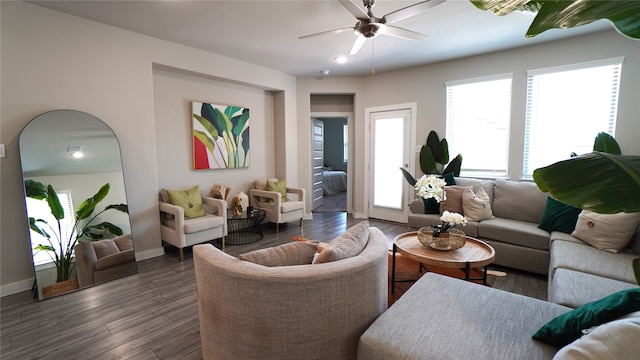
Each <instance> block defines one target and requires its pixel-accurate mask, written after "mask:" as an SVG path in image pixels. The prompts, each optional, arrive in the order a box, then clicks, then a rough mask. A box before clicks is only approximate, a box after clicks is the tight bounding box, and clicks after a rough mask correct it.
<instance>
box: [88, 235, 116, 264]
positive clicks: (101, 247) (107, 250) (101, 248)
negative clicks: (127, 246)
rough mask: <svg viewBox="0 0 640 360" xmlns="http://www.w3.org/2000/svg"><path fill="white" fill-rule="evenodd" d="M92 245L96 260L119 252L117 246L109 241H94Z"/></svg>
mask: <svg viewBox="0 0 640 360" xmlns="http://www.w3.org/2000/svg"><path fill="white" fill-rule="evenodd" d="M92 245H93V250H94V251H95V252H96V257H97V258H98V259H101V258H103V257H105V256H109V255H113V254H117V253H119V252H120V249H119V248H118V245H117V244H116V243H115V242H114V241H113V240H111V239H106V240H100V241H95V242H93V244H92Z"/></svg>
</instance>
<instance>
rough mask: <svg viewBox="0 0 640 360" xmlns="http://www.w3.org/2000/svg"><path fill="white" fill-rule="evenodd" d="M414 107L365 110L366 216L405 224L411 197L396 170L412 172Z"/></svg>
mask: <svg viewBox="0 0 640 360" xmlns="http://www.w3.org/2000/svg"><path fill="white" fill-rule="evenodd" d="M415 107H416V106H415V104H407V105H395V106H385V107H378V108H370V109H366V111H365V112H366V115H367V119H368V120H369V129H370V131H369V164H370V166H369V201H368V212H369V217H371V218H376V219H382V220H388V221H394V222H400V223H406V222H407V216H408V209H409V207H408V204H409V201H410V197H411V196H412V194H413V191H412V189H411V187H410V186H409V185H408V183H407V182H406V181H405V179H404V177H403V176H402V172H401V171H400V168H401V167H402V168H405V169H407V171H409V172H411V173H413V171H414V169H413V168H414V165H413V163H414V161H412V158H411V157H412V156H413V155H414V153H413V152H412V151H411V150H412V149H414V148H415V139H414V137H413V136H412V134H414V133H415V126H416V125H415V117H416V109H415Z"/></svg>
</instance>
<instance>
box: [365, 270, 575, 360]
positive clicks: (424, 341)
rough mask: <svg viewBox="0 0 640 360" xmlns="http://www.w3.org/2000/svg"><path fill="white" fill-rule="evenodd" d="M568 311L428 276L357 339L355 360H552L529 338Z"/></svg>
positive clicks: (549, 352) (550, 354) (549, 353)
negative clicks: (356, 359)
mask: <svg viewBox="0 0 640 360" xmlns="http://www.w3.org/2000/svg"><path fill="white" fill-rule="evenodd" d="M569 310H571V309H570V308H567V307H564V306H561V305H557V304H553V303H549V302H546V301H542V300H538V299H534V298H529V297H525V296H522V295H517V294H512V293H509V292H506V291H502V290H497V289H493V288H490V287H487V286H482V285H478V284H474V283H470V282H465V281H462V280H459V279H454V278H450V277H446V276H443V275H438V274H435V273H427V274H425V275H424V276H423V277H422V278H421V279H420V280H418V281H417V282H416V283H415V284H414V285H413V286H412V287H411V288H410V289H409V290H408V291H407V292H406V293H405V294H404V295H403V296H402V297H401V298H400V299H399V300H398V301H397V302H396V303H395V304H393V306H391V307H390V308H389V309H388V310H387V311H386V312H385V313H384V314H382V316H380V317H379V318H378V319H377V320H376V321H375V322H374V323H373V324H372V325H371V326H370V327H369V329H367V331H366V332H365V333H364V334H363V335H362V337H361V338H360V342H359V347H358V359H362V360H369V359H381V360H382V359H474V360H476V359H491V360H495V359H509V360H513V359H551V358H552V357H553V355H554V354H555V353H556V351H557V350H558V348H556V347H553V346H550V345H547V344H545V343H542V342H539V341H537V340H533V339H532V338H531V336H532V335H533V334H534V333H535V332H536V331H537V330H538V329H539V328H540V327H541V326H542V325H544V324H545V323H547V322H548V321H549V320H551V319H553V318H555V317H556V316H558V315H560V314H562V313H565V312H567V311H569Z"/></svg>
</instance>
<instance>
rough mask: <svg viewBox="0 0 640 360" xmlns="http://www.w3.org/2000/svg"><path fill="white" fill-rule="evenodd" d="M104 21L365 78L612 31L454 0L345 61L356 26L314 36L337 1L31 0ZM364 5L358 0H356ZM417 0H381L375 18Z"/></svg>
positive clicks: (307, 72)
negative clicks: (545, 24)
mask: <svg viewBox="0 0 640 360" xmlns="http://www.w3.org/2000/svg"><path fill="white" fill-rule="evenodd" d="M29 2H30V3H34V4H37V5H40V6H43V7H47V8H50V9H53V10H57V11H61V12H64V13H68V14H71V15H75V16H79V17H82V18H86V19H91V20H95V21H98V22H101V23H104V24H108V25H112V26H116V27H119V28H123V29H127V30H131V31H135V32H138V33H141V34H145V35H148V36H152V37H155V38H159V39H164V40H168V41H172V42H176V43H179V44H183V45H187V46H190V47H194V48H198V49H202V50H206V51H209V52H212V53H216V54H219V55H223V56H227V57H230V58H234V59H238V60H242V61H245V62H249V63H253V64H257V65H261V66H264V67H268V68H272V69H276V70H279V71H282V72H285V73H289V74H292V75H295V76H321V75H322V71H323V70H329V75H328V76H364V75H369V74H371V73H372V69H375V73H381V72H388V71H392V70H397V69H401V68H406V67H412V66H418V65H424V64H428V63H434V62H440V61H445V60H451V59H455V58H461V57H466V56H471V55H477V54H481V53H487V52H493V51H499V50H504V49H508V48H514V47H521V46H528V45H532V44H538V43H541V42H546V41H552V40H557V39H561V38H567V37H571V36H576V35H582V34H586V33H590V32H595V31H601V30H604V29H610V28H612V26H611V25H610V23H609V22H608V21H604V20H601V21H598V22H595V23H592V24H589V25H585V26H582V27H580V28H574V29H567V30H550V31H547V32H545V33H543V34H541V35H538V36H536V37H535V38H532V39H527V38H525V36H524V34H525V33H526V30H527V28H528V26H529V24H530V23H531V21H532V19H533V15H530V14H524V13H511V14H509V15H506V16H502V17H500V16H496V15H494V14H493V13H491V12H487V11H481V10H478V9H477V8H475V7H474V6H473V5H472V4H471V3H470V2H469V1H468V0H449V1H447V2H446V3H444V4H441V5H438V6H436V7H434V8H431V9H429V10H427V11H425V12H423V13H420V14H418V15H416V16H413V17H410V18H408V19H404V20H401V21H399V22H397V23H394V25H396V26H399V27H402V28H406V29H409V30H412V31H416V32H419V33H423V34H425V35H428V36H429V37H428V38H427V39H426V40H422V41H414V40H405V39H400V38H394V37H390V36H385V35H381V36H378V37H376V38H375V39H373V40H368V41H367V42H366V43H365V45H364V46H363V47H362V49H361V50H360V52H359V53H358V54H356V55H354V56H351V57H349V59H348V61H347V62H346V63H344V64H338V63H336V62H335V58H336V57H337V56H339V55H348V53H349V50H350V49H351V46H352V44H353V42H354V41H355V38H356V35H354V34H353V33H352V32H351V31H344V32H341V33H337V34H329V35H325V36H319V37H312V38H307V39H304V40H300V39H298V37H300V36H303V35H308V34H313V33H317V32H322V31H327V30H333V29H340V28H345V27H352V26H354V25H355V23H356V19H355V18H354V17H353V15H351V13H349V12H348V11H347V10H346V9H345V8H344V7H343V6H342V4H340V2H339V1H338V0H288V1H270V0H256V1H245V0H235V1H218V0H209V1H202V0H201V1H190V0H155V1H116V0H98V1H96V0H92V1H29ZM354 2H356V3H357V4H358V5H362V2H361V0H354ZM417 2H419V0H414V1H399V0H387V1H385V0H378V1H377V2H376V5H375V7H374V8H373V14H374V15H375V16H376V17H382V16H383V15H385V14H387V13H389V12H391V11H394V10H397V9H400V8H404V7H406V6H410V5H412V4H415V3H417Z"/></svg>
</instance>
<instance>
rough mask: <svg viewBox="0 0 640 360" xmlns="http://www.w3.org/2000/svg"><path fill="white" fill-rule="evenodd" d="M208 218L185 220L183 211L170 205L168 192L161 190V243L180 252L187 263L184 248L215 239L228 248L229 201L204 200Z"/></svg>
mask: <svg viewBox="0 0 640 360" xmlns="http://www.w3.org/2000/svg"><path fill="white" fill-rule="evenodd" d="M202 204H203V205H204V208H205V215H204V216H201V217H196V218H192V219H189V218H185V216H184V209H183V208H182V207H180V206H177V205H173V204H171V203H170V202H169V196H168V194H167V193H166V190H161V191H160V204H159V205H160V237H161V239H162V241H164V242H166V243H168V244H170V245H173V246H175V247H177V248H178V249H179V250H180V261H184V248H185V247H187V246H192V245H195V244H199V243H202V242H206V241H211V240H214V239H221V241H222V249H223V250H224V248H225V237H226V236H227V202H226V201H224V200H221V199H214V198H211V197H206V196H204V197H202Z"/></svg>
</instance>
